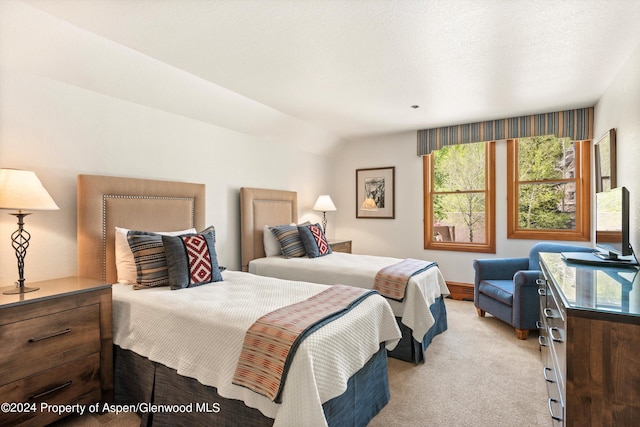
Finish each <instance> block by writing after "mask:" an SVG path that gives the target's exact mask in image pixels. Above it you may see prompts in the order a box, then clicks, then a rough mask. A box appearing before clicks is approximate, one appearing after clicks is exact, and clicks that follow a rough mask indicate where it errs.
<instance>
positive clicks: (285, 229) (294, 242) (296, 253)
mask: <svg viewBox="0 0 640 427" xmlns="http://www.w3.org/2000/svg"><path fill="white" fill-rule="evenodd" d="M270 229H271V232H272V233H273V235H274V236H276V239H278V242H279V243H280V249H282V255H284V256H285V257H286V258H292V257H301V256H305V254H306V253H307V251H306V250H305V248H304V245H303V244H302V240H300V234H298V227H297V226H295V225H287V224H284V225H276V226H275V227H270Z"/></svg>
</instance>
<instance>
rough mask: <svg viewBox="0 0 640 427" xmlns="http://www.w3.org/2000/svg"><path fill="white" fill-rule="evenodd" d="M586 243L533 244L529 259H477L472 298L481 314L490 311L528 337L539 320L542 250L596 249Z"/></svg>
mask: <svg viewBox="0 0 640 427" xmlns="http://www.w3.org/2000/svg"><path fill="white" fill-rule="evenodd" d="M593 251H594V249H592V248H589V247H586V246H576V245H568V244H562V243H551V242H541V243H536V244H535V245H533V247H532V248H531V250H530V251H529V257H528V258H493V259H476V260H474V261H473V268H474V269H475V271H476V275H475V283H474V288H473V301H474V304H475V306H476V310H478V316H480V317H484V315H485V313H490V314H492V315H493V316H495V317H497V318H498V319H500V320H502V321H504V322H507V323H508V324H510V325H511V326H513V327H514V328H516V335H517V337H518V338H519V339H521V340H524V339H527V336H528V335H529V330H530V329H536V322H537V321H538V320H539V318H540V315H539V310H540V309H539V299H538V298H539V297H538V285H537V284H536V279H538V278H539V277H540V266H539V264H538V262H539V261H540V257H539V254H540V252H593Z"/></svg>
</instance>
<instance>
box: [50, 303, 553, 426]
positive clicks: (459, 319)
mask: <svg viewBox="0 0 640 427" xmlns="http://www.w3.org/2000/svg"><path fill="white" fill-rule="evenodd" d="M446 305H447V314H448V320H449V330H447V331H446V332H445V333H444V334H441V335H439V336H438V337H436V338H435V339H434V341H433V343H431V346H430V347H429V348H428V349H427V352H426V362H425V363H424V364H422V365H418V366H415V365H412V364H409V363H406V362H401V361H398V360H395V359H389V387H390V389H391V401H390V402H389V404H388V405H387V406H386V407H385V408H384V409H383V410H382V412H380V414H378V415H377V416H376V417H375V418H374V419H373V420H372V421H371V423H370V424H369V426H370V427H393V426H434V427H440V426H447V427H450V426H474V427H483V426H491V427H501V426H504V427H512V426H531V427H538V426H540V427H543V426H544V427H548V426H550V425H551V423H550V417H549V412H548V409H547V392H546V386H545V383H544V379H543V378H542V361H541V358H540V352H539V351H538V340H537V335H536V334H535V333H534V334H533V335H530V336H529V339H527V340H526V341H521V340H518V339H517V338H516V336H515V332H514V330H513V328H511V327H509V326H508V325H506V324H505V323H503V322H501V321H499V320H497V319H495V318H494V317H491V316H490V315H487V317H485V318H480V317H478V315H477V314H476V310H475V307H474V306H473V303H472V302H468V301H454V300H449V299H448V300H446ZM139 422H140V421H139V418H138V417H137V416H135V414H122V415H119V416H117V417H116V416H114V415H113V414H105V415H99V416H98V415H89V416H87V415H85V416H83V417H69V418H66V419H63V420H61V421H59V422H58V423H56V424H54V426H55V427H129V426H131V427H133V426H137V425H139ZM247 427H248V426H247Z"/></svg>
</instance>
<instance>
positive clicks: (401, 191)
mask: <svg viewBox="0 0 640 427" xmlns="http://www.w3.org/2000/svg"><path fill="white" fill-rule="evenodd" d="M638 76H640V46H638V48H636V50H635V52H634V53H633V55H632V56H631V57H630V59H629V60H628V62H627V63H626V64H625V66H624V67H623V69H622V70H620V73H619V75H618V77H617V78H616V79H615V81H614V82H613V83H612V84H611V87H610V88H609V89H608V90H607V91H606V93H605V95H604V96H603V97H602V99H600V100H599V101H598V103H597V105H596V106H595V124H594V128H595V129H594V136H595V137H596V138H597V137H599V136H600V135H602V134H604V133H605V132H606V131H607V130H608V129H610V128H616V131H617V143H618V145H617V147H618V152H617V161H618V163H617V164H618V185H621V186H622V185H623V186H626V187H627V188H628V189H629V191H630V193H631V205H632V208H631V229H632V230H631V241H632V245H633V247H634V248H635V250H636V252H640V202H639V200H640V168H638V161H639V160H640V78H639V77H638ZM592 157H593V156H592ZM334 165H335V166H334V167H335V169H334V177H335V178H334V188H335V190H334V193H333V194H332V197H334V201H335V203H336V206H337V207H338V212H336V214H337V227H336V228H337V229H336V236H337V237H340V238H350V239H353V248H354V252H358V253H365V254H372V255H388V256H395V257H400V258H402V257H413V258H422V259H430V260H434V261H437V262H438V264H439V265H440V268H441V270H442V272H443V274H444V276H445V278H446V279H447V280H449V281H453V282H463V283H473V267H472V262H473V260H474V259H475V258H486V257H518V256H527V254H528V252H529V248H530V247H531V246H532V245H533V244H535V243H536V241H534V240H517V239H507V238H506V222H507V218H506V209H507V207H506V203H507V201H506V143H505V141H498V142H497V143H496V225H497V230H496V239H497V244H496V254H495V255H490V254H483V253H470V252H469V253H465V252H453V251H430V250H424V249H423V209H422V203H423V197H422V161H421V159H420V158H418V157H417V156H416V132H406V133H401V134H395V135H387V136H381V137H378V138H363V139H360V140H353V141H349V142H347V143H345V144H344V145H343V146H342V147H341V149H340V151H339V152H336V153H335V154H334ZM384 166H395V167H396V183H395V184H396V218H395V219H394V220H389V219H384V220H383V219H356V217H355V170H356V169H360V168H370V167H384ZM592 191H593V190H592ZM574 243H575V244H581V245H589V244H590V243H587V242H574Z"/></svg>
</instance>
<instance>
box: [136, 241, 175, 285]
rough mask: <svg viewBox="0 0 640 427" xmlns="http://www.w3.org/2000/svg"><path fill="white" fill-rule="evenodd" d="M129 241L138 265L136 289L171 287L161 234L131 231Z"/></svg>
mask: <svg viewBox="0 0 640 427" xmlns="http://www.w3.org/2000/svg"><path fill="white" fill-rule="evenodd" d="M127 241H128V242H129V247H130V248H131V252H132V253H133V260H134V261H135V263H136V273H137V277H136V283H135V284H134V285H133V287H134V288H135V289H145V288H153V287H156V286H167V285H169V271H168V269H167V259H166V257H165V254H164V246H163V245H162V236H161V235H160V234H156V233H151V232H148V231H136V230H129V231H128V232H127Z"/></svg>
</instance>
